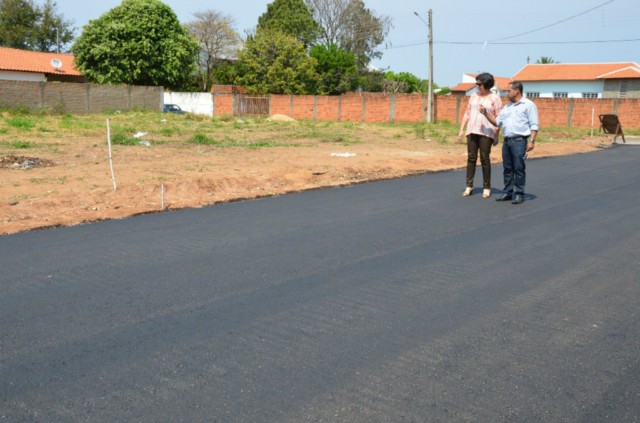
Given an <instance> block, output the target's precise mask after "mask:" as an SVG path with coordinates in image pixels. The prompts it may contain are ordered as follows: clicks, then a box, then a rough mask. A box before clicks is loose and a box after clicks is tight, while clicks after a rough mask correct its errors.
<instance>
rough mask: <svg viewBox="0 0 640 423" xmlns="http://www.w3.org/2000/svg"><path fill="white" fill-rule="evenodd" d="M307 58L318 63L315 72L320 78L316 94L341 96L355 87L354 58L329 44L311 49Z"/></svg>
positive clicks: (356, 68)
mask: <svg viewBox="0 0 640 423" xmlns="http://www.w3.org/2000/svg"><path fill="white" fill-rule="evenodd" d="M309 56H311V57H313V58H315V59H316V60H317V62H318V65H317V66H316V70H317V72H318V75H319V76H320V83H319V85H318V93H320V94H333V95H337V94H343V93H345V92H347V91H351V90H353V89H355V88H356V87H357V83H358V67H357V66H356V57H355V56H354V55H353V54H352V53H348V52H346V51H344V50H341V49H340V48H338V46H337V45H335V44H331V45H329V46H325V45H320V44H319V45H315V46H313V47H311V50H310V51H309Z"/></svg>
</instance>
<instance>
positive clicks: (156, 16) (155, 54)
mask: <svg viewBox="0 0 640 423" xmlns="http://www.w3.org/2000/svg"><path fill="white" fill-rule="evenodd" d="M198 50H199V46H198V41H197V40H196V39H195V38H193V36H192V35H191V34H189V31H188V30H187V29H186V27H184V26H183V25H181V24H180V22H179V21H178V18H177V17H176V14H175V13H174V12H173V10H171V8H170V7H169V6H167V5H166V4H164V3H162V2H161V1H159V0H123V1H122V4H121V5H120V6H117V7H115V8H113V9H111V10H110V11H108V12H107V13H105V14H104V15H102V16H100V17H99V18H98V19H96V20H92V21H89V23H88V24H87V25H86V26H85V27H84V30H83V31H82V35H80V37H78V39H77V40H76V42H75V44H74V45H73V47H72V51H73V53H74V54H75V56H76V57H75V60H76V66H77V68H78V70H79V71H80V72H82V73H83V74H84V75H85V76H86V77H87V78H88V79H89V80H91V81H94V82H98V83H110V84H132V85H162V86H165V87H168V88H172V89H179V88H181V86H182V85H183V84H186V83H188V81H189V79H190V77H191V76H192V74H193V73H194V72H195V70H196V63H197V56H198Z"/></svg>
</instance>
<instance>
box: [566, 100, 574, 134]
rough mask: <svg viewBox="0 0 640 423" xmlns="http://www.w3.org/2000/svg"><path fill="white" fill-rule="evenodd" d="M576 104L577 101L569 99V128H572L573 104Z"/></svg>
mask: <svg viewBox="0 0 640 423" xmlns="http://www.w3.org/2000/svg"><path fill="white" fill-rule="evenodd" d="M574 103H575V99H573V98H570V99H569V110H567V127H568V128H571V117H572V115H573V104H574Z"/></svg>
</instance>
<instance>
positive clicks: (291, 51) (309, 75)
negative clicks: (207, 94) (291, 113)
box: [235, 30, 319, 94]
mask: <svg viewBox="0 0 640 423" xmlns="http://www.w3.org/2000/svg"><path fill="white" fill-rule="evenodd" d="M316 65H317V62H316V59H314V58H313V57H309V55H308V54H307V51H306V49H305V48H304V45H303V44H302V43H301V42H300V41H298V40H297V39H295V38H294V37H292V36H290V35H287V34H285V33H283V32H281V31H277V30H272V31H268V30H259V31H258V32H257V33H256V34H255V35H254V36H251V37H249V38H248V39H247V42H246V44H245V48H244V49H243V50H242V51H241V52H240V56H239V58H238V63H237V65H236V71H237V75H238V76H237V77H236V79H235V83H236V84H237V85H243V86H245V87H246V88H247V91H248V92H250V93H257V94H315V93H316V91H317V87H318V83H319V77H318V73H317V72H316Z"/></svg>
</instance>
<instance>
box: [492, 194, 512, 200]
mask: <svg viewBox="0 0 640 423" xmlns="http://www.w3.org/2000/svg"><path fill="white" fill-rule="evenodd" d="M509 200H511V194H506V193H505V194H502V195H501V196H499V197H497V198H496V201H509Z"/></svg>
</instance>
